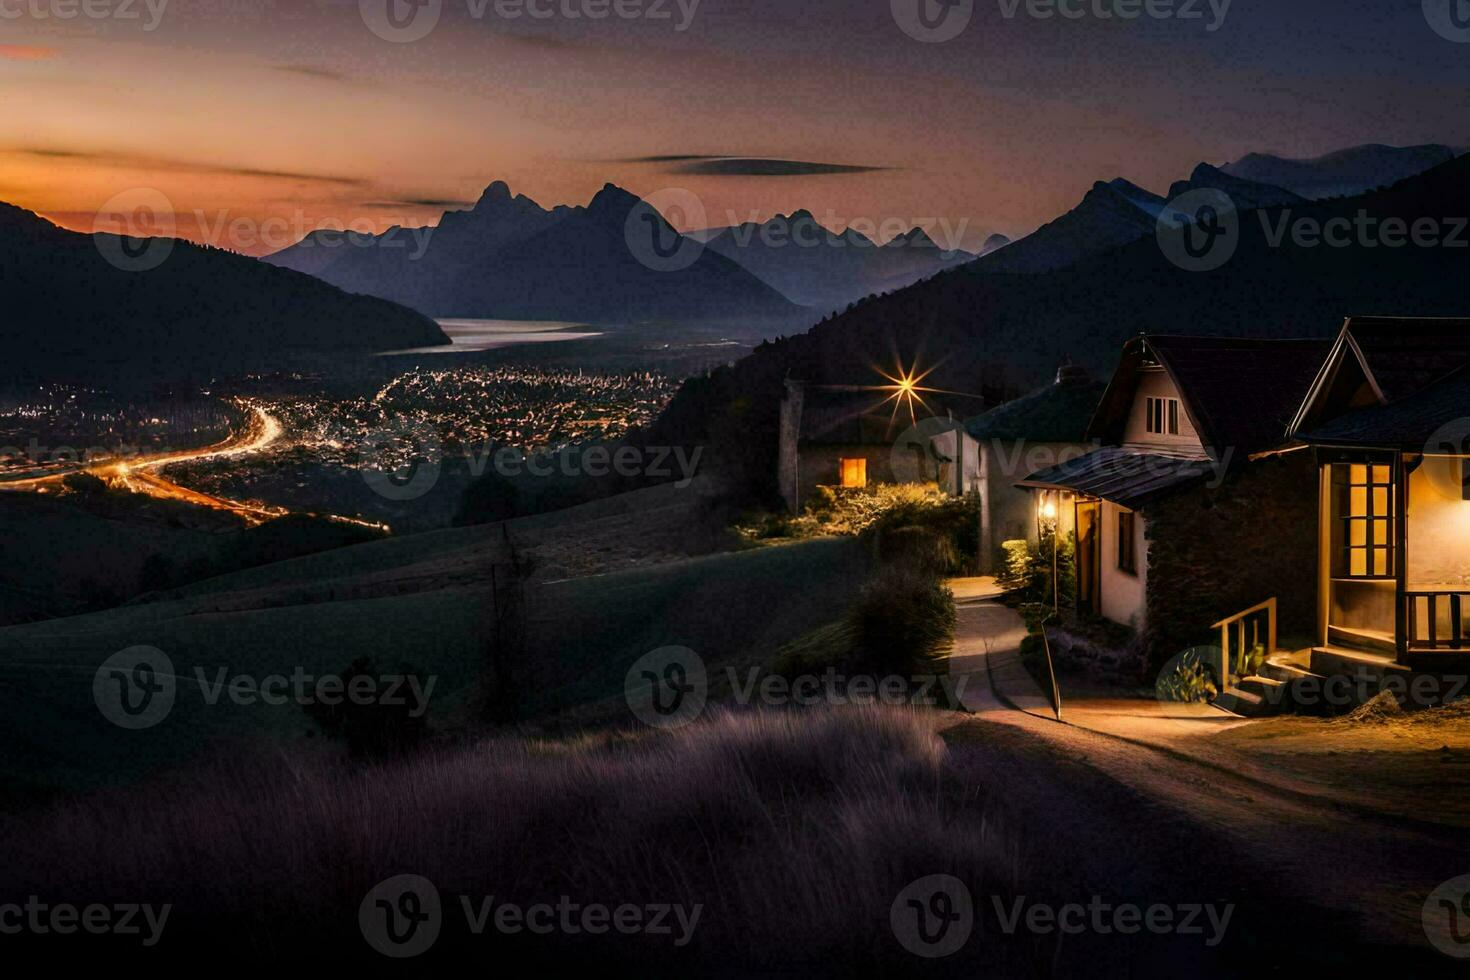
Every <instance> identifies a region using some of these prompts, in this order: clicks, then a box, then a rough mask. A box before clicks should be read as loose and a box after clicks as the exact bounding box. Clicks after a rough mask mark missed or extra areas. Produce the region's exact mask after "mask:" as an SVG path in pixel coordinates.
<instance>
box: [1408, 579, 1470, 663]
mask: <svg viewBox="0 0 1470 980" xmlns="http://www.w3.org/2000/svg"><path fill="white" fill-rule="evenodd" d="M1467 600H1470V591H1467V592H1405V593H1404V623H1405V626H1406V629H1405V633H1406V634H1407V639H1408V644H1409V649H1411V650H1415V649H1418V650H1464V649H1467V648H1470V635H1467V633H1466V630H1465V617H1464V614H1463V610H1466V609H1470V601H1467ZM1442 603H1443V604H1445V605H1447V606H1448V609H1447V610H1446V611H1447V612H1448V613H1449V623H1448V627H1449V628H1448V629H1447V630H1445V631H1444V632H1443V633H1442V632H1441V631H1440V628H1439V612H1440V609H1441V608H1442V606H1441V604H1442ZM1421 609H1422V610H1423V611H1424V612H1425V616H1424V629H1423V632H1421V631H1420V626H1419V613H1420V610H1421Z"/></svg>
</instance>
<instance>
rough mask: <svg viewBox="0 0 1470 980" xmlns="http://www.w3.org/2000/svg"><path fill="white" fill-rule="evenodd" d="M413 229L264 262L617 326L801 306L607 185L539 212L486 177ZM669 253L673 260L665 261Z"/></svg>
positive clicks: (316, 239) (329, 241)
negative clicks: (465, 203)
mask: <svg viewBox="0 0 1470 980" xmlns="http://www.w3.org/2000/svg"><path fill="white" fill-rule="evenodd" d="M418 232H422V230H421V229H420V230H418ZM418 232H405V231H404V230H403V229H394V230H391V231H389V232H386V233H384V234H383V235H379V236H376V237H367V236H360V235H359V236H352V235H344V234H343V233H340V232H314V233H313V234H312V235H309V236H307V238H305V239H303V240H302V241H301V242H299V243H297V244H296V245H293V246H291V247H290V248H288V249H284V250H282V251H280V252H277V253H276V254H274V255H271V256H268V257H267V258H266V259H265V261H266V262H268V263H270V264H272V265H277V266H281V267H284V268H290V269H296V270H299V271H302V272H308V273H311V274H312V275H316V276H320V277H321V278H322V279H324V280H326V281H327V282H330V283H332V284H333V285H336V286H340V287H341V288H343V289H347V290H351V291H355V292H361V293H365V294H367V295H371V296H380V297H382V298H384V299H391V300H394V301H395V302H400V303H403V304H405V305H407V306H412V307H413V308H415V309H418V310H422V311H423V312H425V313H429V314H431V315H433V316H437V317H481V318H490V319H531V320H581V321H586V322H591V323H619V322H636V321H645V320H659V319H672V318H683V317H698V318H723V317H733V316H753V317H764V316H783V315H795V314H797V313H799V312H800V311H799V309H798V307H796V306H795V305H793V304H792V303H790V302H789V301H788V300H787V299H786V298H785V297H784V296H782V295H781V294H780V293H779V292H777V291H776V290H775V289H773V288H771V287H770V286H769V285H767V284H766V283H764V282H762V281H761V280H760V279H758V278H757V277H755V276H754V275H752V274H751V273H749V272H747V271H746V270H745V269H743V268H741V267H740V266H739V265H738V264H737V263H734V262H732V261H730V260H729V259H727V258H725V257H724V256H722V255H719V254H718V253H716V252H712V251H709V250H707V249H705V250H701V246H699V245H698V244H697V243H695V242H693V241H692V240H689V239H685V238H684V237H682V236H680V235H679V234H678V233H677V232H676V231H674V229H673V228H672V227H671V226H670V225H669V224H668V223H667V222H666V221H664V219H663V216H662V215H660V214H659V213H658V212H657V211H656V210H654V209H653V208H652V207H650V206H649V205H647V204H646V203H645V202H643V201H642V200H640V199H639V198H638V197H637V196H635V195H633V194H630V193H629V192H627V191H625V190H623V189H621V188H619V187H615V186H613V185H612V184H608V185H607V186H605V187H604V188H603V189H602V190H601V191H599V192H598V193H597V195H596V196H595V197H593V199H592V201H591V202H590V203H588V205H587V206H586V207H565V206H561V207H557V208H554V209H552V210H549V211H548V210H546V209H545V208H542V207H541V206H540V205H539V204H537V203H536V202H535V201H533V200H531V199H530V198H528V197H525V196H524V195H518V196H512V195H511V192H510V188H509V187H507V186H506V185H505V184H504V183H501V182H496V183H494V184H491V185H490V187H489V188H488V189H487V190H486V191H485V194H484V196H483V197H482V198H481V199H480V201H479V203H478V204H476V205H475V207H474V208H473V209H471V210H469V211H454V212H449V213H447V214H445V215H444V217H443V219H442V220H441V222H440V223H439V225H438V227H436V228H433V229H430V230H429V233H428V234H427V235H426V236H424V237H422V238H420V237H419V234H418ZM325 253H330V255H329V256H326V257H324V255H325ZM670 254H675V255H678V256H679V257H678V258H677V259H675V260H673V261H665V259H666V258H667V257H668V256H669V255H670ZM685 255H687V256H688V257H689V258H688V260H687V261H685V259H684V256H685Z"/></svg>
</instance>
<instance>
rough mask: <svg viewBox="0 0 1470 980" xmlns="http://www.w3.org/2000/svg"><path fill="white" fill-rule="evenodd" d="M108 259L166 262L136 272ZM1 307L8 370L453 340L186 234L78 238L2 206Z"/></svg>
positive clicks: (405, 316)
mask: <svg viewBox="0 0 1470 980" xmlns="http://www.w3.org/2000/svg"><path fill="white" fill-rule="evenodd" d="M155 249H157V250H159V251H153V250H155ZM145 250H146V251H145ZM104 251H106V252H107V255H104ZM108 255H111V256H113V257H114V258H116V256H119V255H124V256H126V255H133V256H139V255H144V256H162V258H161V261H160V262H158V264H157V265H156V267H152V268H141V267H140V268H137V269H135V270H132V271H130V270H129V269H127V268H121V267H119V265H117V264H114V262H113V261H109V258H108V257H107V256H108ZM143 264H144V265H152V264H153V262H152V260H150V261H148V262H145V263H143ZM0 309H3V310H4V315H3V317H0V345H3V348H4V350H5V357H4V359H3V367H0V372H4V373H5V374H7V375H18V374H50V375H54V374H64V375H67V376H92V375H94V374H96V373H97V372H105V371H108V370H124V371H129V372H134V373H138V374H145V375H147V376H151V377H152V378H154V379H155V380H157V379H160V378H170V377H184V376H189V375H193V374H195V373H197V372H199V371H201V370H211V369H214V368H218V367H220V366H236V367H238V366H242V365H244V364H248V363H254V362H260V363H266V362H268V361H269V360H270V359H272V358H275V357H277V356H279V355H281V354H289V353H291V352H304V351H348V350H359V351H362V350H392V349H399V348H405V347H417V346H432V345H436V344H447V343H448V342H449V338H448V337H446V336H445V335H444V332H443V331H442V330H440V329H439V327H438V325H437V324H436V323H434V321H432V320H430V319H428V318H427V317H425V316H423V315H421V314H418V313H415V312H413V311H412V310H408V309H404V308H403V307H401V306H396V305H394V304H392V303H386V302H384V301H382V300H379V299H372V298H370V297H366V296H353V295H350V294H348V293H345V292H343V291H341V290H339V289H336V288H335V287H332V286H329V285H327V284H326V283H323V282H320V281H319V280H317V279H313V278H312V277H310V276H305V275H301V274H299V273H296V272H291V271H289V270H285V269H274V268H271V267H270V266H267V265H262V264H261V263H260V262H257V261H256V260H255V259H252V258H247V257H245V256H241V255H236V254H234V253H232V252H226V251H222V250H220V249H215V248H207V247H203V246H199V245H194V244H192V243H189V242H184V241H170V240H166V239H153V240H147V241H143V240H131V239H123V238H120V237H119V236H116V235H84V234H79V233H77V232H73V231H67V230H65V229H62V228H58V227H57V226H56V225H53V224H51V223H50V222H49V221H46V220H45V219H43V218H41V217H39V216H38V215H35V214H33V213H31V212H30V211H26V210H23V209H21V208H17V207H13V206H11V205H8V204H3V203H0Z"/></svg>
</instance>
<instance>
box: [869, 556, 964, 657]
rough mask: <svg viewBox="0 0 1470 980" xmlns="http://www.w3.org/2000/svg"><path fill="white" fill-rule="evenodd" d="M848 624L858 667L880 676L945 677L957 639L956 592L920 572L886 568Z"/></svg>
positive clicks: (876, 579) (902, 567)
mask: <svg viewBox="0 0 1470 980" xmlns="http://www.w3.org/2000/svg"><path fill="white" fill-rule="evenodd" d="M848 625H849V626H850V627H851V629H852V633H853V637H854V640H855V646H854V650H853V658H854V663H853V664H852V667H853V669H855V670H858V671H862V672H864V673H872V674H874V675H878V676H886V675H898V676H905V677H909V676H914V675H918V674H925V675H933V674H942V673H945V672H946V671H947V669H948V665H947V664H946V663H945V659H944V658H945V657H946V656H947V655H948V653H949V649H950V645H951V643H952V642H953V639H954V626H955V610H954V594H953V593H952V592H950V590H949V589H948V588H946V587H945V585H944V583H942V582H940V581H939V580H938V579H937V578H936V577H935V576H934V575H932V574H928V573H925V572H923V571H920V570H919V569H916V568H909V567H904V566H902V565H896V566H891V567H888V568H884V569H882V570H881V571H879V572H878V574H876V575H874V576H873V578H872V579H871V580H869V582H868V584H867V585H865V586H864V587H863V589H862V591H861V592H860V593H859V594H858V598H857V601H856V602H855V603H854V604H853V606H852V609H851V610H850V611H849V613H848Z"/></svg>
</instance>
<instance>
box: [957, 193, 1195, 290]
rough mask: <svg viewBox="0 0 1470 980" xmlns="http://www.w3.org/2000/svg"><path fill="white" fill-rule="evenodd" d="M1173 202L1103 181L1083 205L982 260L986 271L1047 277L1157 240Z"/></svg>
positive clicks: (982, 265) (1081, 203) (977, 262)
mask: <svg viewBox="0 0 1470 980" xmlns="http://www.w3.org/2000/svg"><path fill="white" fill-rule="evenodd" d="M1167 203H1168V202H1167V201H1165V199H1164V198H1162V197H1160V196H1159V195H1157V194H1153V193H1150V192H1149V191H1146V190H1144V189H1143V188H1142V187H1139V186H1137V185H1136V184H1133V183H1130V182H1129V181H1126V180H1124V179H1122V178H1121V177H1120V178H1118V179H1116V180H1112V181H1107V182H1103V181H1098V182H1097V183H1096V184H1094V185H1093V186H1092V190H1090V191H1088V192H1087V194H1086V195H1085V196H1084V197H1083V198H1082V200H1081V202H1080V203H1078V205H1077V206H1076V207H1075V208H1073V209H1072V210H1070V211H1068V212H1067V213H1066V214H1064V215H1062V216H1061V217H1060V218H1057V219H1056V220H1054V221H1050V222H1047V223H1046V224H1044V225H1042V226H1041V227H1040V228H1038V229H1036V231H1034V232H1032V233H1031V234H1029V235H1027V236H1026V237H1025V238H1022V239H1020V240H1019V241H1015V242H1012V243H1011V244H1009V245H1007V246H1006V247H1004V248H1002V249H998V250H996V251H994V252H992V253H991V254H989V255H986V256H985V257H983V258H981V259H979V260H977V261H976V263H975V267H976V268H977V269H983V270H984V271H986V272H1046V271H1048V270H1051V269H1061V268H1064V267H1066V266H1069V265H1071V264H1072V263H1074V262H1076V261H1078V260H1080V259H1082V258H1085V257H1086V256H1089V255H1096V254H1098V253H1099V252H1104V251H1107V250H1108V249H1110V248H1117V247H1118V246H1119V245H1126V244H1127V243H1129V242H1135V241H1137V240H1138V239H1140V238H1142V237H1144V236H1145V235H1152V234H1153V232H1154V226H1155V225H1156V224H1157V223H1158V220H1159V215H1160V214H1161V213H1163V211H1164V209H1165V205H1166V204H1167Z"/></svg>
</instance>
